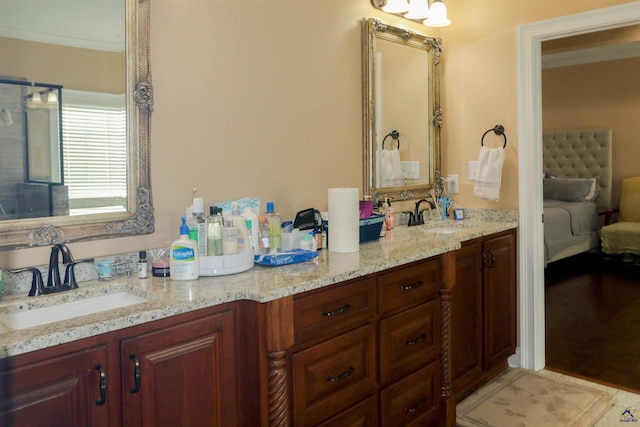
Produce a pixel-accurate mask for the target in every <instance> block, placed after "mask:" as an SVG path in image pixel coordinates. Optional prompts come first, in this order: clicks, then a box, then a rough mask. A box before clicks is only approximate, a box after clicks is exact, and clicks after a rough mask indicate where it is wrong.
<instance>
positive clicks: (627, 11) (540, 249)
mask: <svg viewBox="0 0 640 427" xmlns="http://www.w3.org/2000/svg"><path fill="white" fill-rule="evenodd" d="M638 10H640V1H635V2H631V3H626V4H623V5H619V6H614V7H609V8H604V9H598V10H593V11H589V12H585V13H579V14H575V15H569V16H566V17H560V18H554V19H550V20H546V21H540V22H535V23H532V24H527V25H522V26H519V27H518V29H517V37H518V123H519V126H518V139H519V141H520V144H519V145H520V149H519V153H518V170H519V175H520V179H519V212H520V214H519V215H520V228H519V233H520V236H519V248H518V250H519V266H520V272H519V275H520V277H519V278H520V294H519V298H520V303H519V307H520V311H519V315H520V317H519V325H520V360H519V362H518V363H519V365H520V366H522V367H523V368H527V369H532V370H540V369H542V368H544V366H545V322H544V319H545V300H544V241H543V224H542V182H541V180H540V179H539V178H540V173H541V171H542V146H541V143H539V142H537V141H541V140H542V107H541V105H542V102H541V98H542V90H541V54H540V52H541V43H542V42H543V41H544V40H551V39H556V38H562V37H567V36H573V35H578V34H584V33H589V32H593V31H600V30H606V29H610V28H617V27H623V26H627V25H633V24H638V23H640V14H639V13H638ZM531 195H533V197H531Z"/></svg>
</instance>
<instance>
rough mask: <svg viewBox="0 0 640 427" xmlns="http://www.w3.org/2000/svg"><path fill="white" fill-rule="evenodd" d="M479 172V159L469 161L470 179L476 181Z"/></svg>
mask: <svg viewBox="0 0 640 427" xmlns="http://www.w3.org/2000/svg"><path fill="white" fill-rule="evenodd" d="M477 174H478V161H477V160H471V161H470V162H469V181H475V180H476V175H477Z"/></svg>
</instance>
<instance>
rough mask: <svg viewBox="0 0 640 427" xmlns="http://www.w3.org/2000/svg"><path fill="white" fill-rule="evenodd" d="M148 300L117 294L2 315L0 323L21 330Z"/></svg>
mask: <svg viewBox="0 0 640 427" xmlns="http://www.w3.org/2000/svg"><path fill="white" fill-rule="evenodd" d="M147 301H148V299H146V298H143V297H140V296H138V295H134V294H131V293H129V292H116V293H113V294H107V295H100V296H97V297H91V298H85V299H81V300H76V301H71V302H65V303H61V304H57V305H52V306H49V307H41V308H34V309H32V310H25V311H18V312H15V313H5V314H2V315H0V322H2V323H4V324H6V325H7V326H9V327H10V328H11V329H14V330H20V329H27V328H32V327H34V326H39V325H44V324H48V323H54V322H59V321H61V320H68V319H73V318H74V317H80V316H86V315H88V314H94V313H100V312H103V311H108V310H113V309H116V308H122V307H127V306H129V305H133V304H140V303H143V302H147Z"/></svg>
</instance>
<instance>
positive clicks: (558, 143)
mask: <svg viewBox="0 0 640 427" xmlns="http://www.w3.org/2000/svg"><path fill="white" fill-rule="evenodd" d="M611 145H612V131H611V129H593V130H556V131H550V132H543V134H542V159H543V160H542V164H543V167H544V170H545V171H548V172H551V173H553V174H557V175H564V176H570V177H576V178H592V177H594V176H598V177H600V193H599V194H598V199H597V200H596V204H597V206H598V210H601V211H603V210H607V209H611V174H612V167H611Z"/></svg>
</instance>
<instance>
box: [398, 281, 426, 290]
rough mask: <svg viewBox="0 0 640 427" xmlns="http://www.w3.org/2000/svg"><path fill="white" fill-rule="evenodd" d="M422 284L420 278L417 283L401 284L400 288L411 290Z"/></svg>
mask: <svg viewBox="0 0 640 427" xmlns="http://www.w3.org/2000/svg"><path fill="white" fill-rule="evenodd" d="M420 286H422V280H418V281H417V282H416V283H413V284H411V285H401V286H400V289H401V290H403V291H410V290H412V289H416V288H419V287H420Z"/></svg>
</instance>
